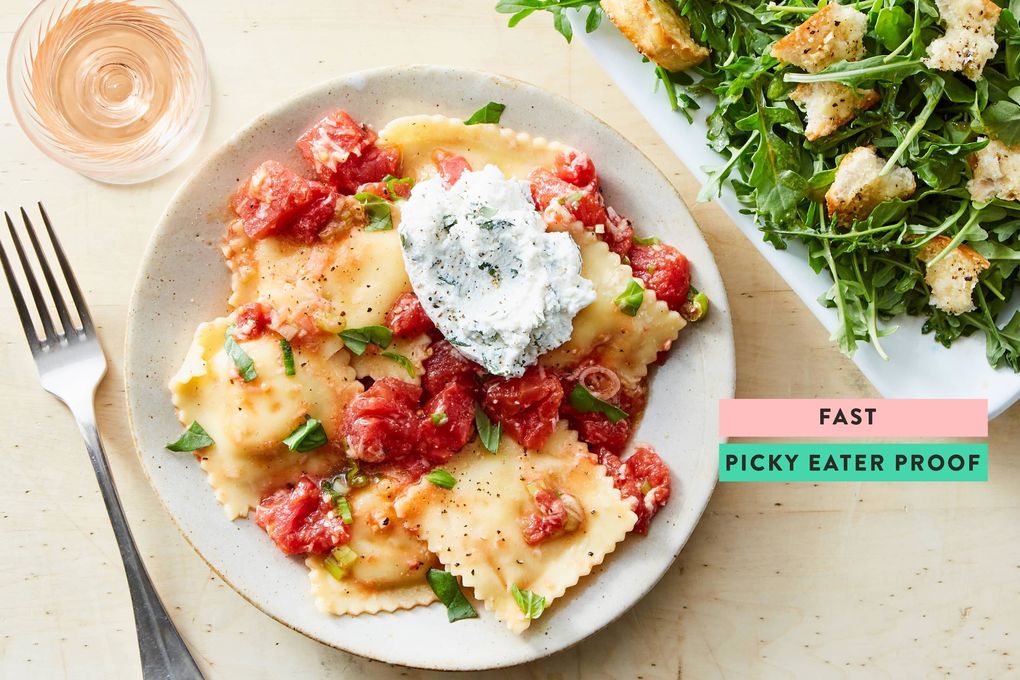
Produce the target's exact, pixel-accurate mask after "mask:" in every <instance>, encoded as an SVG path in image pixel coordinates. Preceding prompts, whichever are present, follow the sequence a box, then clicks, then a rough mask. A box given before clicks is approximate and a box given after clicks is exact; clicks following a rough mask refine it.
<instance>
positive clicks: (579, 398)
mask: <svg viewBox="0 0 1020 680" xmlns="http://www.w3.org/2000/svg"><path fill="white" fill-rule="evenodd" d="M570 405H571V406H573V407H574V409H576V410H577V411H580V412H581V413H601V414H603V415H605V416H606V417H607V418H609V422H611V423H618V422H620V421H621V420H623V419H624V418H629V417H630V414H628V413H627V412H626V411H624V410H623V409H621V408H620V407H619V406H614V405H612V404H610V403H609V402H608V401H602V400H601V399H599V398H598V397H596V396H595V395H594V394H592V393H591V392H589V391H588V390H587V388H585V386H584V385H582V384H580V383H578V384H577V385H574V389H572V390H571V391H570Z"/></svg>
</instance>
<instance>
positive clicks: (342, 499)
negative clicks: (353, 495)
mask: <svg viewBox="0 0 1020 680" xmlns="http://www.w3.org/2000/svg"><path fill="white" fill-rule="evenodd" d="M333 507H335V508H336V511H337V513H338V514H339V515H340V519H341V520H342V521H343V523H344V524H353V523H354V517H353V516H351V504H350V502H348V500H347V496H337V497H335V498H334V499H333Z"/></svg>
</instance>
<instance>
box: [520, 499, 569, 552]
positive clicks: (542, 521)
mask: <svg viewBox="0 0 1020 680" xmlns="http://www.w3.org/2000/svg"><path fill="white" fill-rule="evenodd" d="M533 500H534V501H535V512H533V513H532V514H530V515H528V516H527V517H525V518H524V521H523V522H522V529H523V530H524V540H525V541H526V542H527V543H528V544H529V545H536V544H538V543H541V542H542V541H544V540H546V539H547V538H551V537H552V536H555V535H556V534H558V533H560V532H561V531H563V529H564V528H565V527H566V525H567V508H566V506H565V505H564V504H563V501H562V500H561V499H560V497H559V496H558V495H556V493H554V492H552V491H549V490H548V489H539V490H538V491H536V492H535V495H534V496H533Z"/></svg>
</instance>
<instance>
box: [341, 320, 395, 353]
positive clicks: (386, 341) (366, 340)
mask: <svg viewBox="0 0 1020 680" xmlns="http://www.w3.org/2000/svg"><path fill="white" fill-rule="evenodd" d="M340 337H341V339H343V341H344V344H345V345H347V349H349V350H351V351H352V352H354V353H355V354H357V355H358V356H361V355H362V354H364V353H365V349H366V348H367V347H368V346H369V345H375V346H377V347H380V348H382V349H386V348H387V347H389V346H390V343H391V342H393V331H391V330H390V329H389V328H387V327H386V326H363V327H361V328H348V329H347V330H345V331H340Z"/></svg>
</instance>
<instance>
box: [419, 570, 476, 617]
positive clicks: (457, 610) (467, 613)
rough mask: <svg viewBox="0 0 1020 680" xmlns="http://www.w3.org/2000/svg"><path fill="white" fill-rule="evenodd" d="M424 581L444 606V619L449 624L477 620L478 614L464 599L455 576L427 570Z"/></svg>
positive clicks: (444, 572) (446, 572)
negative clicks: (445, 618)
mask: <svg viewBox="0 0 1020 680" xmlns="http://www.w3.org/2000/svg"><path fill="white" fill-rule="evenodd" d="M425 580H426V581H428V582H429V587H430V588H432V592H433V593H435V594H436V597H438V598H439V601H440V602H442V603H443V604H444V605H445V606H446V617H447V619H448V620H449V622H450V623H454V622H456V621H460V620H461V619H476V618H478V612H476V611H475V608H474V607H473V606H471V603H470V602H469V601H468V599H467V598H466V597H464V593H463V591H461V589H460V584H459V583H457V577H456V576H454V575H453V574H451V573H450V572H448V571H443V570H442V569H429V570H428V571H427V572H426V573H425Z"/></svg>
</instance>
